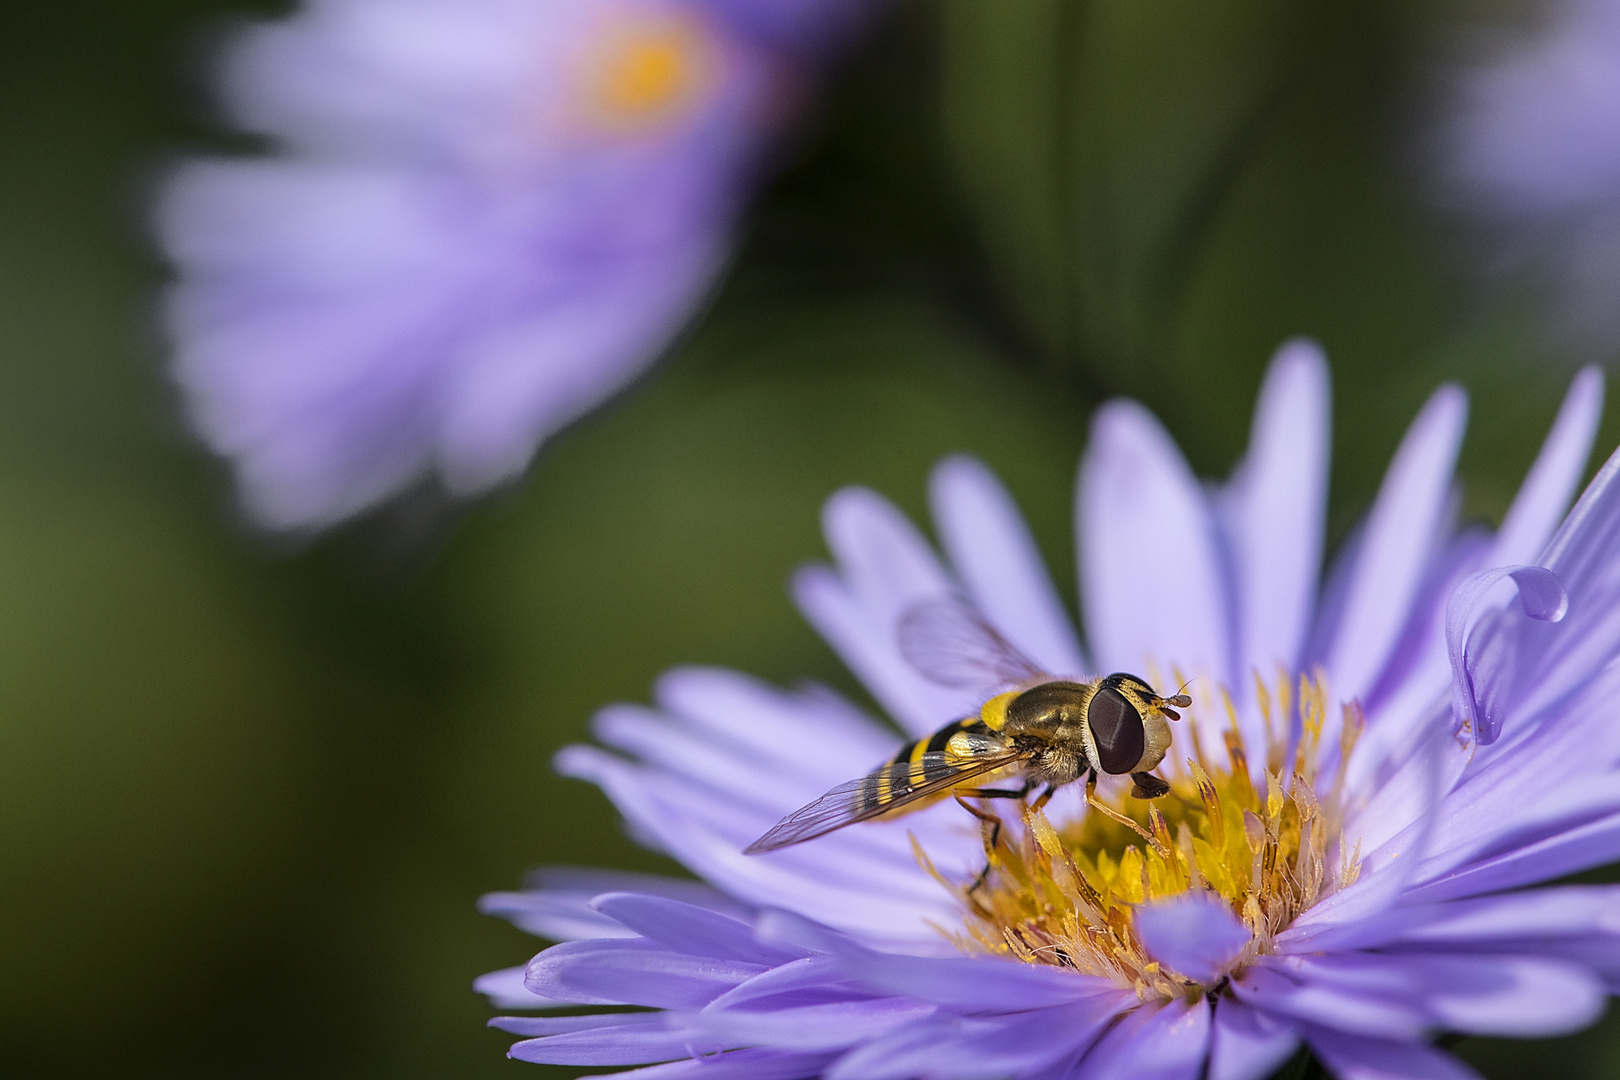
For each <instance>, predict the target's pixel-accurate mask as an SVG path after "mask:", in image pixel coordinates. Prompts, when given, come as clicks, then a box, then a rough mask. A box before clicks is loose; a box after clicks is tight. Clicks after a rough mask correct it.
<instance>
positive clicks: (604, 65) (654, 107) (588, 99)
mask: <svg viewBox="0 0 1620 1080" xmlns="http://www.w3.org/2000/svg"><path fill="white" fill-rule="evenodd" d="M713 52H714V49H713V43H712V42H711V40H710V38H709V35H708V34H707V33H706V32H705V30H704V28H703V26H702V25H701V24H700V23H699V22H698V21H697V20H695V19H693V18H690V17H669V18H646V19H638V20H634V21H626V22H622V23H619V22H616V23H614V24H612V25H611V26H610V27H609V28H607V30H605V31H604V32H603V34H602V36H601V39H600V42H599V44H598V46H597V48H596V49H595V50H594V52H593V54H592V55H591V56H590V57H589V58H588V61H587V63H586V65H585V73H584V79H583V81H584V84H585V85H584V98H585V103H586V110H587V112H588V113H589V114H590V115H591V116H592V117H593V118H594V119H595V120H596V121H598V122H599V123H601V124H602V125H603V126H605V127H608V128H610V129H616V130H621V131H641V130H645V129H648V128H653V127H657V126H660V125H662V124H665V123H667V122H669V121H670V120H672V119H674V118H675V117H677V116H678V115H680V114H682V113H683V112H685V111H686V110H687V109H688V108H689V107H690V106H691V104H692V103H693V102H694V101H695V100H696V99H697V98H699V97H700V96H701V95H702V93H703V91H704V90H705V88H706V87H707V86H708V85H709V83H710V81H711V78H712V75H713V72H714V68H715V63H714V58H713Z"/></svg>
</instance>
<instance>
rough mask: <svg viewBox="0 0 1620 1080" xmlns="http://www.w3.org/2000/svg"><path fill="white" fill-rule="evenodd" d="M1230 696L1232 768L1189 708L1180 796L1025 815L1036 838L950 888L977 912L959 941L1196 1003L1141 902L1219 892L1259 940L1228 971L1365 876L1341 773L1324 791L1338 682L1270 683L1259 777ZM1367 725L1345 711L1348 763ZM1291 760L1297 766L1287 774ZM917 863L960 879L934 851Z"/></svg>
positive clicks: (1263, 700) (1105, 798)
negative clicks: (1348, 826)
mask: <svg viewBox="0 0 1620 1080" xmlns="http://www.w3.org/2000/svg"><path fill="white" fill-rule="evenodd" d="M1221 696H1222V699H1223V700H1222V704H1223V705H1224V711H1225V712H1226V714H1227V720H1228V724H1229V726H1228V727H1227V729H1226V730H1225V731H1224V732H1223V734H1224V736H1225V738H1224V741H1225V744H1226V748H1227V757H1228V766H1227V767H1226V768H1221V767H1219V766H1216V765H1215V764H1214V763H1213V762H1210V761H1208V760H1207V759H1205V758H1204V755H1203V754H1202V752H1201V750H1200V749H1199V745H1200V744H1199V741H1198V739H1197V731H1196V725H1197V716H1196V714H1195V713H1190V714H1189V715H1188V721H1189V724H1188V726H1189V728H1190V729H1192V730H1190V731H1189V735H1190V736H1191V743H1190V745H1191V746H1192V747H1193V750H1192V751H1191V754H1190V756H1189V757H1187V758H1186V759H1185V761H1184V763H1183V767H1182V768H1180V769H1169V768H1167V769H1166V772H1167V775H1166V779H1167V780H1168V782H1169V783H1170V788H1171V790H1170V794H1169V795H1168V796H1167V797H1166V798H1164V799H1162V800H1158V801H1157V802H1153V803H1149V802H1146V801H1143V800H1139V799H1127V798H1125V797H1124V796H1123V794H1121V793H1115V794H1113V795H1108V794H1099V793H1098V791H1097V790H1096V785H1095V784H1094V783H1093V784H1088V786H1087V790H1086V802H1087V805H1088V807H1089V808H1090V810H1091V811H1092V812H1089V813H1087V814H1086V815H1085V816H1084V817H1082V818H1080V819H1079V820H1077V821H1074V822H1068V823H1063V824H1054V823H1053V822H1052V821H1050V820H1049V819H1048V818H1047V817H1046V815H1045V813H1044V812H1043V811H1042V810H1041V809H1040V808H1039V807H1029V808H1027V809H1026V810H1025V813H1024V815H1023V821H1022V825H1023V828H1022V829H1018V828H1016V826H1013V825H1012V824H1011V823H1009V825H1008V827H1005V828H1003V829H1001V830H1000V841H999V843H997V844H996V845H995V847H994V848H993V849H992V848H991V847H990V845H989V844H988V843H987V844H986V849H985V855H986V859H987V862H988V866H987V869H986V872H985V874H984V876H983V878H982V879H981V880H980V881H979V882H976V883H975V885H974V886H973V887H972V888H971V889H965V888H963V887H962V886H961V884H960V883H954V882H947V884H948V885H949V886H950V887H951V888H952V889H953V890H954V891H956V892H957V893H958V894H959V895H960V896H962V898H963V901H964V904H965V907H966V909H967V920H966V927H965V930H963V931H960V932H957V933H955V934H951V935H949V936H951V937H952V938H953V939H954V940H955V941H956V942H957V944H958V946H959V947H961V948H962V949H964V950H965V951H967V952H978V953H993V954H997V955H1004V956H1010V957H1013V958H1016V959H1019V960H1023V961H1025V962H1026V963H1032V964H1052V965H1058V966H1062V967H1068V968H1072V969H1075V970H1077V971H1082V972H1085V973H1088V974H1094V975H1103V976H1106V977H1111V978H1114V979H1116V980H1117V981H1119V982H1120V983H1121V984H1123V985H1125V986H1129V987H1131V988H1133V989H1134V990H1135V991H1136V992H1137V994H1138V995H1139V996H1141V997H1142V998H1143V1000H1148V999H1150V998H1170V997H1177V996H1185V995H1188V994H1194V993H1201V992H1204V991H1205V990H1207V989H1208V987H1204V986H1202V985H1201V984H1199V983H1198V982H1197V981H1196V980H1194V979H1191V978H1189V977H1187V976H1186V975H1184V974H1182V973H1179V972H1176V971H1173V970H1170V969H1169V968H1167V967H1165V966H1164V965H1163V964H1161V963H1159V962H1157V961H1155V960H1154V959H1153V958H1152V957H1151V956H1149V955H1148V953H1147V951H1146V950H1145V949H1144V947H1143V945H1142V942H1141V940H1140V939H1139V938H1138V936H1137V934H1136V931H1135V909H1136V908H1137V907H1138V906H1140V905H1142V904H1148V903H1154V902H1157V901H1162V900H1167V899H1170V898H1173V897H1177V896H1182V895H1185V894H1188V893H1191V892H1195V891H1196V892H1200V893H1203V894H1207V895H1213V896H1217V897H1219V898H1220V899H1221V900H1222V901H1223V902H1224V903H1226V904H1227V905H1228V906H1229V907H1230V909H1231V911H1232V912H1233V914H1234V915H1236V916H1237V918H1239V919H1240V920H1242V921H1243V922H1244V923H1245V924H1246V925H1247V926H1248V927H1249V929H1250V930H1251V931H1252V933H1253V934H1254V938H1253V940H1252V941H1251V942H1250V943H1249V945H1248V946H1247V947H1246V948H1245V949H1244V951H1243V953H1242V954H1241V955H1240V956H1239V957H1238V959H1237V960H1236V961H1235V962H1234V963H1233V964H1232V965H1230V966H1229V967H1228V969H1227V970H1226V971H1225V972H1223V973H1222V976H1223V977H1224V976H1226V975H1230V974H1232V973H1235V972H1237V971H1240V970H1241V969H1242V967H1244V966H1246V965H1247V964H1249V963H1252V962H1253V960H1254V958H1255V957H1256V956H1258V955H1259V954H1261V953H1264V952H1267V951H1269V950H1270V948H1271V943H1272V942H1273V941H1274V940H1275V938H1276V936H1277V935H1278V934H1279V933H1281V932H1282V931H1283V930H1284V929H1286V928H1287V927H1288V926H1289V925H1290V924H1291V923H1292V922H1293V920H1294V919H1295V918H1296V917H1297V916H1298V915H1299V914H1300V913H1301V912H1302V911H1304V910H1306V909H1307V908H1309V907H1310V906H1311V905H1313V904H1315V903H1316V902H1317V901H1319V900H1320V899H1322V897H1323V896H1325V895H1326V894H1327V893H1329V892H1331V891H1336V890H1337V889H1341V888H1344V887H1345V886H1346V885H1348V884H1350V883H1351V882H1353V881H1354V880H1355V878H1356V875H1357V874H1358V873H1359V869H1360V848H1359V845H1358V846H1357V847H1355V848H1354V849H1347V848H1346V845H1345V844H1344V842H1343V837H1342V816H1343V815H1342V808H1341V806H1340V787H1341V783H1342V779H1341V778H1342V775H1343V772H1344V770H1343V768H1342V767H1336V768H1333V769H1332V770H1331V772H1332V782H1331V783H1330V784H1329V785H1328V790H1327V791H1326V792H1319V791H1318V790H1317V788H1316V786H1315V785H1316V783H1317V782H1318V781H1319V780H1320V779H1321V775H1322V768H1321V766H1322V764H1323V763H1322V761H1321V760H1320V750H1319V748H1320V744H1321V742H1322V734H1323V730H1324V727H1325V723H1324V722H1325V718H1326V716H1327V715H1328V712H1327V710H1328V708H1329V701H1330V697H1329V694H1328V690H1327V686H1326V683H1325V681H1324V679H1323V678H1322V677H1321V676H1320V675H1319V674H1317V675H1309V676H1304V677H1302V678H1300V679H1299V681H1298V684H1297V689H1296V686H1295V685H1294V684H1293V683H1292V680H1290V679H1289V678H1286V677H1285V678H1283V679H1280V680H1279V681H1278V683H1277V684H1275V685H1274V686H1273V687H1266V686H1264V684H1260V689H1259V692H1258V693H1257V694H1256V699H1257V700H1256V706H1257V708H1258V711H1259V714H1260V719H1261V721H1262V725H1263V727H1262V730H1263V731H1264V735H1263V738H1264V740H1265V745H1264V746H1263V747H1258V748H1257V749H1258V750H1260V751H1261V752H1262V758H1263V760H1264V761H1265V762H1266V763H1267V766H1268V767H1267V768H1265V769H1264V770H1262V772H1261V774H1260V775H1261V777H1263V780H1260V781H1259V782H1258V783H1257V779H1256V777H1255V776H1254V775H1253V774H1252V773H1251V771H1250V765H1249V760H1250V755H1249V753H1248V750H1249V748H1248V747H1247V746H1245V743H1244V738H1243V736H1242V734H1241V733H1240V732H1241V728H1240V727H1239V724H1238V721H1237V711H1236V708H1235V707H1234V706H1233V704H1232V702H1231V700H1230V698H1229V696H1227V695H1226V694H1225V693H1224V691H1223V692H1222V695H1221ZM1360 727H1361V722H1360V710H1359V708H1358V707H1357V706H1355V705H1354V704H1351V705H1347V706H1345V707H1344V727H1343V730H1342V732H1341V733H1340V736H1339V739H1338V740H1337V743H1338V745H1337V746H1336V747H1335V749H1337V750H1338V751H1339V753H1340V757H1339V762H1340V763H1341V766H1342V762H1343V760H1344V759H1345V757H1347V756H1348V753H1349V751H1350V750H1351V749H1353V747H1354V744H1355V739H1356V737H1357V735H1358V734H1359V731H1360ZM1284 763H1289V764H1291V765H1292V768H1291V769H1288V770H1287V771H1286V772H1285V771H1284V768H1283V766H1284ZM1168 764H1169V763H1168V762H1167V766H1168ZM1285 778H1286V782H1285ZM989 832H990V830H989V829H988V828H987V829H986V840H987V841H988V838H989ZM918 856H919V859H920V860H921V861H922V862H923V865H924V866H925V868H927V869H928V871H929V872H930V873H932V874H933V875H934V876H935V878H936V879H938V880H940V881H942V882H946V879H945V878H944V877H943V876H941V875H940V874H939V872H938V871H937V870H935V869H934V867H933V864H932V863H931V862H929V861H928V860H927V857H926V855H924V854H923V853H922V852H921V851H920V849H919V850H918ZM1335 865H1336V866H1337V868H1338V869H1337V872H1335V873H1330V872H1329V869H1328V868H1329V867H1330V866H1335Z"/></svg>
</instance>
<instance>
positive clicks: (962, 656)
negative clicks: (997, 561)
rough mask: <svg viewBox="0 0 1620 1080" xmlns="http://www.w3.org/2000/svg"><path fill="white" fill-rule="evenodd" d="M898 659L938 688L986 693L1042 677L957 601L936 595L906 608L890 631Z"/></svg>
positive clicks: (1037, 670) (1021, 654) (1037, 668)
mask: <svg viewBox="0 0 1620 1080" xmlns="http://www.w3.org/2000/svg"><path fill="white" fill-rule="evenodd" d="M896 633H897V634H898V635H899V639H900V642H899V643H900V655H901V656H904V657H905V658H906V661H907V662H908V663H910V664H911V666H912V667H914V668H916V669H917V671H918V672H920V673H921V674H922V675H923V676H924V677H925V678H928V679H931V680H932V681H934V682H937V683H939V684H941V685H943V686H967V687H973V688H974V689H978V690H986V691H988V690H990V689H993V688H995V687H998V686H1004V685H1006V684H1008V683H1017V682H1024V681H1026V680H1029V679H1040V678H1045V677H1047V674H1046V672H1044V671H1042V670H1041V669H1040V667H1039V666H1038V665H1037V664H1036V663H1035V662H1034V661H1033V660H1031V659H1029V657H1027V656H1025V655H1024V654H1023V653H1021V652H1019V651H1018V649H1017V647H1016V646H1014V645H1013V643H1012V642H1010V641H1008V640H1007V639H1006V638H1004V637H1002V636H1001V634H1000V633H999V632H998V631H997V630H996V628H995V627H993V626H991V625H990V624H989V623H988V622H987V621H985V618H984V616H982V615H980V614H979V613H978V612H977V611H975V610H973V608H971V607H969V606H968V605H967V604H966V603H964V602H962V601H961V600H959V599H957V598H955V597H950V596H941V597H936V598H934V599H932V600H923V601H921V602H919V603H917V604H914V605H912V606H911V607H910V608H909V609H908V610H907V611H906V613H905V614H904V615H902V616H901V617H900V625H899V627H898V628H897V630H896Z"/></svg>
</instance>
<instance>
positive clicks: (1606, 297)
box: [1440, 0, 1620, 351]
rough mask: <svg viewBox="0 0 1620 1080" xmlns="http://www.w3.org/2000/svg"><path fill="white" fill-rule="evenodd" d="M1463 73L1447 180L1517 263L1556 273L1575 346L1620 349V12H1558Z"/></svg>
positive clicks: (1610, 1) (1447, 137) (1447, 139)
mask: <svg viewBox="0 0 1620 1080" xmlns="http://www.w3.org/2000/svg"><path fill="white" fill-rule="evenodd" d="M1546 14H1547V16H1548V18H1547V20H1546V25H1545V26H1543V27H1540V28H1538V30H1537V31H1536V32H1534V33H1526V34H1522V35H1518V36H1512V37H1506V38H1500V37H1499V38H1498V39H1497V40H1496V41H1495V42H1494V43H1493V44H1494V48H1493V49H1492V50H1491V54H1492V55H1491V57H1490V59H1489V60H1488V61H1484V62H1480V63H1477V64H1476V65H1474V66H1472V67H1469V68H1465V69H1463V70H1461V71H1460V73H1459V74H1458V77H1457V79H1456V86H1455V93H1454V95H1453V96H1454V101H1453V104H1452V114H1453V115H1452V116H1451V118H1450V121H1449V130H1447V131H1446V132H1445V133H1444V137H1443V138H1442V139H1441V140H1440V142H1441V146H1442V150H1441V154H1442V158H1443V162H1442V168H1441V175H1442V177H1443V179H1444V184H1445V187H1446V189H1447V196H1448V198H1449V199H1450V200H1451V201H1455V202H1461V203H1463V204H1464V205H1466V206H1467V207H1468V208H1469V209H1470V210H1472V211H1473V212H1474V213H1475V214H1476V215H1477V216H1478V217H1479V218H1480V219H1481V220H1482V221H1483V222H1485V223H1486V224H1488V225H1489V226H1490V227H1491V228H1492V230H1493V231H1494V232H1495V233H1496V235H1497V237H1498V239H1500V240H1501V241H1502V242H1503V244H1504V248H1505V250H1506V252H1507V254H1508V261H1510V262H1519V261H1524V260H1527V259H1528V260H1534V261H1540V262H1542V263H1544V264H1545V265H1546V267H1547V268H1548V269H1549V270H1550V271H1551V274H1552V278H1553V284H1554V286H1555V288H1556V291H1557V293H1558V295H1559V306H1560V308H1561V312H1560V315H1561V320H1562V322H1563V323H1564V324H1565V329H1566V336H1568V337H1571V338H1572V339H1573V340H1575V341H1581V340H1583V339H1584V340H1585V341H1586V342H1588V343H1590V344H1591V345H1595V346H1596V347H1597V348H1599V349H1601V350H1604V351H1609V350H1612V349H1613V348H1614V347H1615V346H1616V345H1617V344H1620V302H1617V300H1616V298H1617V297H1620V2H1617V0H1558V2H1557V3H1555V4H1552V5H1550V6H1549V8H1548V10H1547V12H1546Z"/></svg>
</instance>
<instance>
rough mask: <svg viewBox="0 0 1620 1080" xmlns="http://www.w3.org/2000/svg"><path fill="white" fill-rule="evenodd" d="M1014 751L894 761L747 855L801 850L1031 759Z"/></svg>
mask: <svg viewBox="0 0 1620 1080" xmlns="http://www.w3.org/2000/svg"><path fill="white" fill-rule="evenodd" d="M1025 756H1026V755H1025V754H1024V753H1023V752H1021V751H1017V750H1014V749H1012V748H1011V747H999V748H997V749H995V750H986V751H984V752H982V753H977V754H974V755H973V756H971V757H960V756H957V755H955V754H947V753H945V752H943V751H935V752H932V753H927V754H924V755H923V756H922V757H921V758H919V759H918V760H916V761H894V762H890V763H889V764H887V765H884V766H882V767H880V768H878V769H874V770H873V771H872V772H870V773H868V774H867V775H865V776H863V777H861V778H860V779H859V780H851V781H850V782H849V783H847V784H839V785H838V786H837V787H835V788H833V789H832V790H831V791H829V792H827V794H825V795H823V796H822V797H821V798H819V799H817V800H816V801H815V802H813V803H810V804H809V805H807V806H801V807H800V808H799V809H797V810H795V811H793V813H791V814H789V815H788V816H787V817H785V818H783V819H782V820H781V821H779V822H777V823H776V824H775V825H774V826H772V827H771V830H770V831H769V832H767V833H766V834H765V835H764V836H762V837H760V838H759V839H758V840H755V841H754V842H753V843H752V844H749V845H748V846H747V847H746V848H744V849H743V854H744V855H758V854H760V853H761V852H765V851H775V850H776V849H777V848H784V847H788V846H789V845H792V844H801V843H803V842H804V841H806V840H814V839H815V838H816V837H818V836H825V835H826V834H827V833H830V832H832V831H833V830H835V829H842V828H843V827H844V826H845V825H853V824H855V823H856V822H857V821H870V820H871V819H872V818H875V817H880V816H882V815H883V814H886V813H888V812H889V811H891V810H896V809H898V808H900V807H902V806H905V805H907V804H908V803H914V802H916V801H917V800H919V799H926V798H928V797H929V796H930V795H939V794H942V793H943V792H946V791H949V790H950V789H951V788H953V787H955V786H956V785H958V784H961V783H964V782H966V781H968V780H972V779H973V778H974V777H977V776H983V775H985V774H986V773H991V772H994V771H996V770H997V769H1000V768H1003V767H1005V766H1007V765H1012V764H1015V763H1016V762H1019V761H1022V760H1023V759H1024V758H1025Z"/></svg>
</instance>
